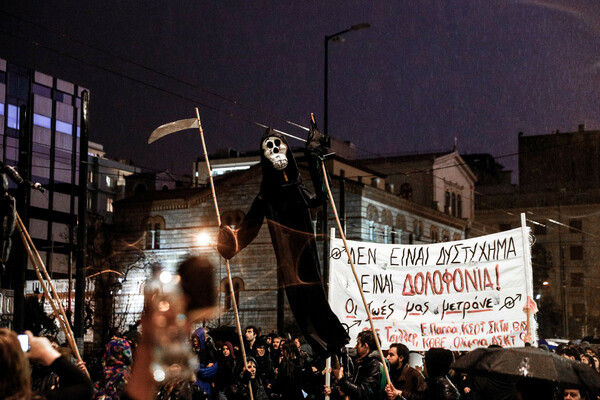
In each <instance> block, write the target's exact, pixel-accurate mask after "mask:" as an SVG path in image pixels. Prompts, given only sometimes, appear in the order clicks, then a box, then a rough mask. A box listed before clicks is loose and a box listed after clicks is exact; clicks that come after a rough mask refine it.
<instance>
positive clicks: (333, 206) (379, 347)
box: [321, 160, 393, 386]
mask: <svg viewBox="0 0 600 400" xmlns="http://www.w3.org/2000/svg"><path fill="white" fill-rule="evenodd" d="M321 165H322V167H323V179H324V182H325V186H326V187H327V193H328V194H329V201H330V202H331V209H332V210H333V215H334V216H335V220H336V222H337V226H338V229H339V230H340V237H341V239H342V241H343V242H344V248H345V249H346V254H348V262H349V263H350V267H351V268H352V274H353V275H354V279H355V281H356V285H357V286H358V291H359V293H360V297H361V299H362V302H363V306H364V307H365V311H366V313H367V318H368V319H369V324H370V325H371V331H372V332H373V337H374V338H375V344H376V345H377V351H378V352H379V356H380V357H381V363H382V364H383V371H384V372H385V377H386V379H387V382H388V383H389V384H390V385H392V386H393V384H392V380H391V379H390V372H389V371H388V368H387V365H386V363H385V356H384V355H383V350H382V349H381V343H380V342H379V337H378V336H377V331H376V330H375V325H374V324H373V318H372V317H371V311H369V307H368V305H367V299H365V295H364V293H363V290H362V285H361V284H360V280H359V279H358V274H357V273H356V268H354V262H353V261H352V257H350V249H349V247H348V242H346V234H345V233H344V231H343V229H342V224H341V222H340V218H339V216H338V213H337V208H336V207H335V202H334V201H333V194H332V193H331V187H330V186H329V180H328V178H327V170H326V169H325V161H324V160H321Z"/></svg>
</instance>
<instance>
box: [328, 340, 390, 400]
mask: <svg viewBox="0 0 600 400" xmlns="http://www.w3.org/2000/svg"><path fill="white" fill-rule="evenodd" d="M356 355H357V358H356V367H355V369H354V373H353V374H351V375H347V374H344V368H343V367H341V366H339V365H338V366H336V367H334V368H333V375H334V377H335V378H336V380H337V386H338V391H339V392H340V394H341V395H343V396H348V397H349V398H350V400H366V399H379V398H383V396H384V394H383V388H382V386H381V385H382V368H383V363H382V361H381V358H380V356H379V352H378V351H377V344H376V343H375V336H374V334H373V331H362V332H360V333H359V334H358V337H357V339H356ZM325 391H326V393H331V389H330V388H328V387H326V389H325Z"/></svg>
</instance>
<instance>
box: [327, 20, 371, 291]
mask: <svg viewBox="0 0 600 400" xmlns="http://www.w3.org/2000/svg"><path fill="white" fill-rule="evenodd" d="M370 26H371V25H370V24H367V23H362V24H356V25H352V26H351V27H350V28H348V29H344V30H343V31H339V32H337V33H334V34H333V35H326V36H325V65H324V71H325V79H324V99H323V134H327V133H328V126H327V108H328V107H327V106H328V100H327V96H328V92H329V88H328V86H329V41H330V40H334V41H343V39H342V38H341V36H342V35H343V34H344V33H347V32H350V31H357V30H359V29H364V28H369V27H370ZM343 190H344V186H343V180H342V185H341V186H340V191H343ZM340 196H342V195H340ZM321 215H322V220H321V234H322V235H323V281H324V282H328V281H329V243H328V241H327V239H328V237H329V232H328V226H327V202H324V203H323V210H322V214H321ZM342 215H343V216H344V224H345V222H346V221H345V219H346V218H345V210H344V212H343V213H342Z"/></svg>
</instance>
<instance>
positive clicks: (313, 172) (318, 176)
mask: <svg viewBox="0 0 600 400" xmlns="http://www.w3.org/2000/svg"><path fill="white" fill-rule="evenodd" d="M328 145H329V136H327V135H323V134H322V133H321V132H319V130H318V129H317V124H316V122H315V121H314V118H311V123H310V131H309V132H308V138H307V140H306V150H305V153H306V158H307V160H308V170H309V171H310V177H311V179H312V182H313V186H314V187H315V194H316V197H315V198H312V199H308V203H309V204H308V205H309V207H311V208H312V207H318V206H320V205H321V204H323V203H325V202H327V201H328V200H329V196H328V194H327V187H326V186H325V179H324V177H323V174H325V173H327V171H324V170H323V160H324V159H325V155H326V154H327V146H328Z"/></svg>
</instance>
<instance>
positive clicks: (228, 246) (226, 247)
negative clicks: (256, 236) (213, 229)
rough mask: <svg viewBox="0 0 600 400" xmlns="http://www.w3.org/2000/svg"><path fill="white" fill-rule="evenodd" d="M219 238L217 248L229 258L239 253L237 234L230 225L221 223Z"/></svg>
mask: <svg viewBox="0 0 600 400" xmlns="http://www.w3.org/2000/svg"><path fill="white" fill-rule="evenodd" d="M217 240H218V243H217V250H218V251H219V253H221V255H222V256H223V257H224V258H226V259H227V260H230V259H231V258H233V256H235V255H236V254H237V253H238V251H239V250H238V242H237V236H236V234H235V231H234V230H233V229H231V227H230V226H229V225H221V226H220V227H219V237H218V239H217Z"/></svg>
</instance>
